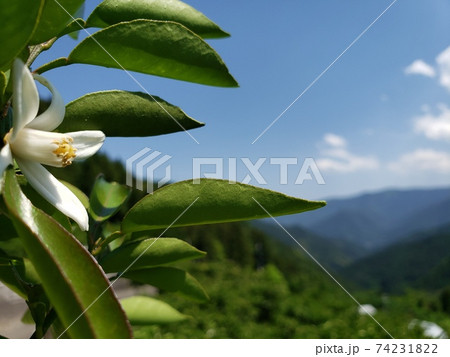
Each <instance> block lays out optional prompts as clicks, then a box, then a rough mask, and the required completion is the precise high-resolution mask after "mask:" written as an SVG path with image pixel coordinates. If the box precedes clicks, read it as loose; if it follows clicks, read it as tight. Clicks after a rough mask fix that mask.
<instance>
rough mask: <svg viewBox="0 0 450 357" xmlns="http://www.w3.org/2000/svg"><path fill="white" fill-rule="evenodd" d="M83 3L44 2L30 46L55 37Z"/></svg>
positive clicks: (76, 0) (80, 0)
mask: <svg viewBox="0 0 450 357" xmlns="http://www.w3.org/2000/svg"><path fill="white" fill-rule="evenodd" d="M14 2H16V1H14ZM9 3H11V2H9ZM83 3H84V0H58V1H54V0H47V1H45V5H44V9H43V11H42V15H41V17H40V20H39V24H38V26H37V28H36V31H35V32H34V34H33V37H32V39H31V44H33V45H35V44H38V43H42V42H45V41H48V40H50V39H51V38H53V37H55V36H57V35H58V34H59V33H60V32H61V31H62V30H63V29H64V28H65V27H66V25H67V24H68V23H70V22H71V21H72V20H73V16H74V15H76V13H77V11H78V10H79V9H80V8H81V6H82V5H83ZM2 9H3V7H2ZM23 9H24V8H22V12H23ZM27 11H28V9H27Z"/></svg>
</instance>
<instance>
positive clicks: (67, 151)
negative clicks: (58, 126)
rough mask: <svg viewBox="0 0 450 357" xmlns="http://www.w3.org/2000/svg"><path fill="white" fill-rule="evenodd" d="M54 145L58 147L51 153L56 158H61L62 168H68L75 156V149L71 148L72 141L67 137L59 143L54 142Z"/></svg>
mask: <svg viewBox="0 0 450 357" xmlns="http://www.w3.org/2000/svg"><path fill="white" fill-rule="evenodd" d="M54 143H55V144H56V145H58V147H57V148H56V149H55V150H53V153H54V154H55V155H56V156H57V157H59V158H61V161H62V166H63V167H66V166H69V165H70V164H72V160H73V159H74V158H75V157H76V156H77V155H76V154H75V152H76V151H77V149H75V148H74V147H73V146H72V143H73V139H72V138H70V137H67V138H64V139H62V140H60V141H56V140H55V141H54Z"/></svg>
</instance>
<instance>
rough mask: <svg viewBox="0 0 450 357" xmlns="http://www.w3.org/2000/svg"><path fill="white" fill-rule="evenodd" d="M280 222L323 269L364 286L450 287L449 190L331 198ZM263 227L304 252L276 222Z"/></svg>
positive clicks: (386, 288) (398, 288)
mask: <svg viewBox="0 0 450 357" xmlns="http://www.w3.org/2000/svg"><path fill="white" fill-rule="evenodd" d="M277 220H278V221H279V222H280V223H281V224H282V225H283V226H284V227H285V228H286V230H287V231H288V232H289V233H290V234H291V235H292V237H293V238H295V239H296V240H297V241H298V242H299V243H300V244H301V245H302V246H303V247H304V248H305V249H306V250H307V251H308V252H309V253H311V254H312V255H313V256H314V257H315V258H316V259H317V260H318V261H319V262H320V263H321V264H322V265H324V266H325V267H327V268H331V269H332V270H333V271H334V272H337V273H338V274H340V276H342V277H345V278H347V279H348V280H349V281H352V282H354V283H356V284H357V285H359V286H360V287H365V288H371V289H380V290H382V291H386V292H398V291H401V290H404V289H406V288H408V287H413V288H424V289H438V288H441V287H443V286H445V285H449V284H450V189H449V188H439V189H430V190H422V189H421V190H404V191H401V190H389V191H383V192H378V193H371V194H364V195H360V196H357V197H353V198H348V199H331V200H329V201H328V205H327V206H326V207H324V208H321V209H319V210H317V211H312V212H306V213H302V214H300V215H292V216H284V217H278V218H277ZM257 225H258V226H259V228H261V229H262V230H264V231H265V232H266V233H268V234H269V235H271V236H272V237H275V238H276V239H278V240H280V241H282V242H284V243H285V244H288V245H291V246H292V247H294V246H295V247H297V248H299V247H298V245H297V243H296V242H295V241H294V240H293V239H292V238H291V237H290V236H289V235H287V234H286V233H285V232H284V231H283V230H282V229H281V228H280V227H278V226H277V225H275V224H274V223H273V221H268V220H265V221H263V222H258V223H257Z"/></svg>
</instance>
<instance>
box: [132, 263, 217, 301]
mask: <svg viewBox="0 0 450 357" xmlns="http://www.w3.org/2000/svg"><path fill="white" fill-rule="evenodd" d="M123 277H124V278H128V279H131V280H133V281H136V282H139V283H143V284H149V285H153V286H156V287H158V288H160V289H163V290H166V291H178V292H180V293H181V294H183V295H184V296H187V297H189V298H192V299H194V300H196V301H199V302H205V301H208V299H209V298H208V295H207V294H206V292H205V289H203V287H202V286H201V284H200V283H199V282H198V281H197V279H195V278H194V277H193V276H192V275H190V274H189V273H187V272H185V271H184V270H180V269H177V268H172V267H157V268H147V269H140V270H132V271H128V272H126V273H125V274H124V275H123Z"/></svg>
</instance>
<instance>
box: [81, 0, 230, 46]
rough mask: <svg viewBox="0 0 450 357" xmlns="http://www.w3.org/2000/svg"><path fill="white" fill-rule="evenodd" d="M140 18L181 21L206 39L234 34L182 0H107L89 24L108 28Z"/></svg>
mask: <svg viewBox="0 0 450 357" xmlns="http://www.w3.org/2000/svg"><path fill="white" fill-rule="evenodd" d="M138 19H146V20H162V21H174V22H178V23H180V24H182V25H184V26H186V27H187V28H188V29H190V30H191V31H193V32H195V33H196V34H197V35H199V36H201V37H203V38H219V37H228V36H230V35H229V34H228V33H226V32H225V31H223V30H222V29H221V28H220V27H219V26H217V25H216V24H215V23H214V22H212V21H211V20H210V19H208V18H207V17H206V16H205V15H203V14H202V13H201V12H199V11H197V10H195V9H194V8H193V7H191V6H189V5H187V4H185V3H183V2H181V1H178V0H133V1H129V0H105V1H103V2H102V3H100V5H98V6H97V7H96V8H95V10H94V11H93V12H92V13H91V15H90V16H89V18H88V19H87V21H86V24H87V26H89V27H102V28H104V27H107V26H110V25H114V24H117V23H119V22H123V21H131V20H138Z"/></svg>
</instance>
